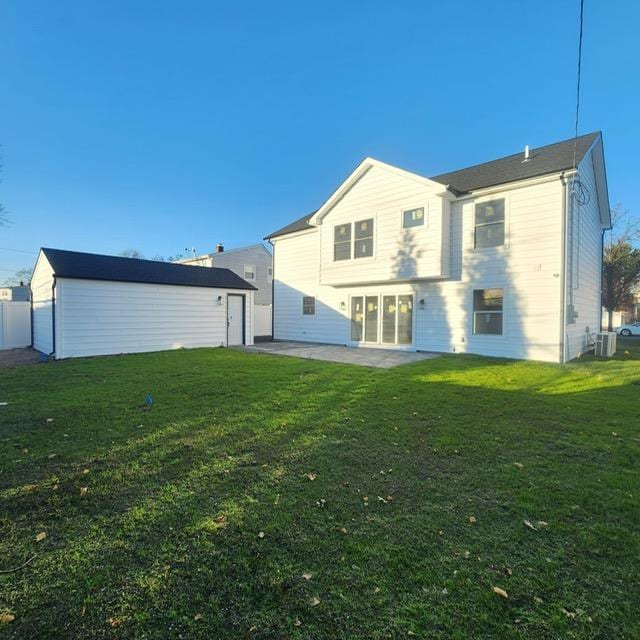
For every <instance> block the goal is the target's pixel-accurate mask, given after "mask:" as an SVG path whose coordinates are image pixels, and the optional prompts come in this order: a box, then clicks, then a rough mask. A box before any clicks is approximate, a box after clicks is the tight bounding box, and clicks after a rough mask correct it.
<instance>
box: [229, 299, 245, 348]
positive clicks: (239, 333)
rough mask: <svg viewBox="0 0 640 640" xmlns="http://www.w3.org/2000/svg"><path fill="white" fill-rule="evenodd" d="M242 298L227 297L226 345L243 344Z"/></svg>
mask: <svg viewBox="0 0 640 640" xmlns="http://www.w3.org/2000/svg"><path fill="white" fill-rule="evenodd" d="M243 308H244V299H243V296H239V295H235V294H231V293H230V294H229V295H227V345H228V346H229V347H233V346H235V345H239V344H244V313H243Z"/></svg>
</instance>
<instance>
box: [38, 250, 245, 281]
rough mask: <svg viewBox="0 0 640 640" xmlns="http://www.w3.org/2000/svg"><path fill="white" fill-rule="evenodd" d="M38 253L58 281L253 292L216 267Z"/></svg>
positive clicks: (43, 251)
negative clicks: (138, 283) (109, 282)
mask: <svg viewBox="0 0 640 640" xmlns="http://www.w3.org/2000/svg"><path fill="white" fill-rule="evenodd" d="M42 253H43V254H44V255H45V256H46V258H47V260H48V261H49V263H50V264H51V267H52V269H53V273H54V274H55V275H56V276H57V277H59V278H81V279H85V280H112V281H116V282H141V283H148V284H172V285H181V286H189V287H215V288H219V289H255V287H254V286H252V285H250V284H249V283H248V282H246V281H245V280H243V279H242V278H241V277H240V276H239V275H237V274H235V273H233V271H230V270H229V269H221V268H218V267H193V266H190V265H185V264H175V263H173V262H159V261H157V260H138V259H137V258H122V257H119V256H103V255H99V254H97V253H81V252H79V251H64V250H62V249H47V248H44V247H43V248H42Z"/></svg>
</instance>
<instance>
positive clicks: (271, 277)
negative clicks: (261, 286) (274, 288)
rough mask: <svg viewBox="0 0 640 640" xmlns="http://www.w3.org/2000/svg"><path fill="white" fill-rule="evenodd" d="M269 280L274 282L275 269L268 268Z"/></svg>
mask: <svg viewBox="0 0 640 640" xmlns="http://www.w3.org/2000/svg"><path fill="white" fill-rule="evenodd" d="M267 278H268V279H269V280H273V267H267Z"/></svg>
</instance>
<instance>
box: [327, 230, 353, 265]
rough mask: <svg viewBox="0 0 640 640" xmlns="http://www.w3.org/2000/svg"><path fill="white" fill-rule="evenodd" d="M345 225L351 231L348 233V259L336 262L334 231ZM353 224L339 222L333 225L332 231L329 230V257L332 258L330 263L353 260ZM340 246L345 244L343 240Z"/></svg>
mask: <svg viewBox="0 0 640 640" xmlns="http://www.w3.org/2000/svg"><path fill="white" fill-rule="evenodd" d="M346 225H349V228H350V229H351V233H350V238H349V257H348V258H342V259H341V260H337V259H336V229H337V228H338V227H344V226H346ZM353 235H354V233H353V222H352V221H351V222H341V223H338V224H334V225H333V227H332V229H331V257H332V261H333V262H351V260H353ZM341 244H347V241H346V240H344V241H342V243H341Z"/></svg>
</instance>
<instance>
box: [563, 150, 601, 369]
mask: <svg viewBox="0 0 640 640" xmlns="http://www.w3.org/2000/svg"><path fill="white" fill-rule="evenodd" d="M578 172H579V176H580V180H581V181H582V184H583V185H584V187H585V188H586V191H587V194H588V202H587V203H586V204H582V205H580V204H578V203H577V202H575V201H574V202H572V204H571V206H570V207H569V215H568V220H567V276H566V282H567V296H566V301H567V316H568V317H567V324H566V336H565V357H566V359H567V360H572V359H573V358H576V357H577V356H579V355H580V354H581V353H584V352H585V351H586V350H587V349H589V348H590V339H589V334H593V333H596V332H598V331H599V326H600V311H601V289H600V287H601V280H600V277H601V270H602V226H601V223H600V210H599V207H598V190H597V185H596V180H595V171H594V167H593V154H592V153H589V154H587V155H586V156H585V157H584V159H583V160H582V162H581V163H580V166H579V167H578ZM571 305H573V309H574V310H575V312H576V313H577V314H578V315H577V317H576V318H575V321H574V322H570V320H571Z"/></svg>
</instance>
